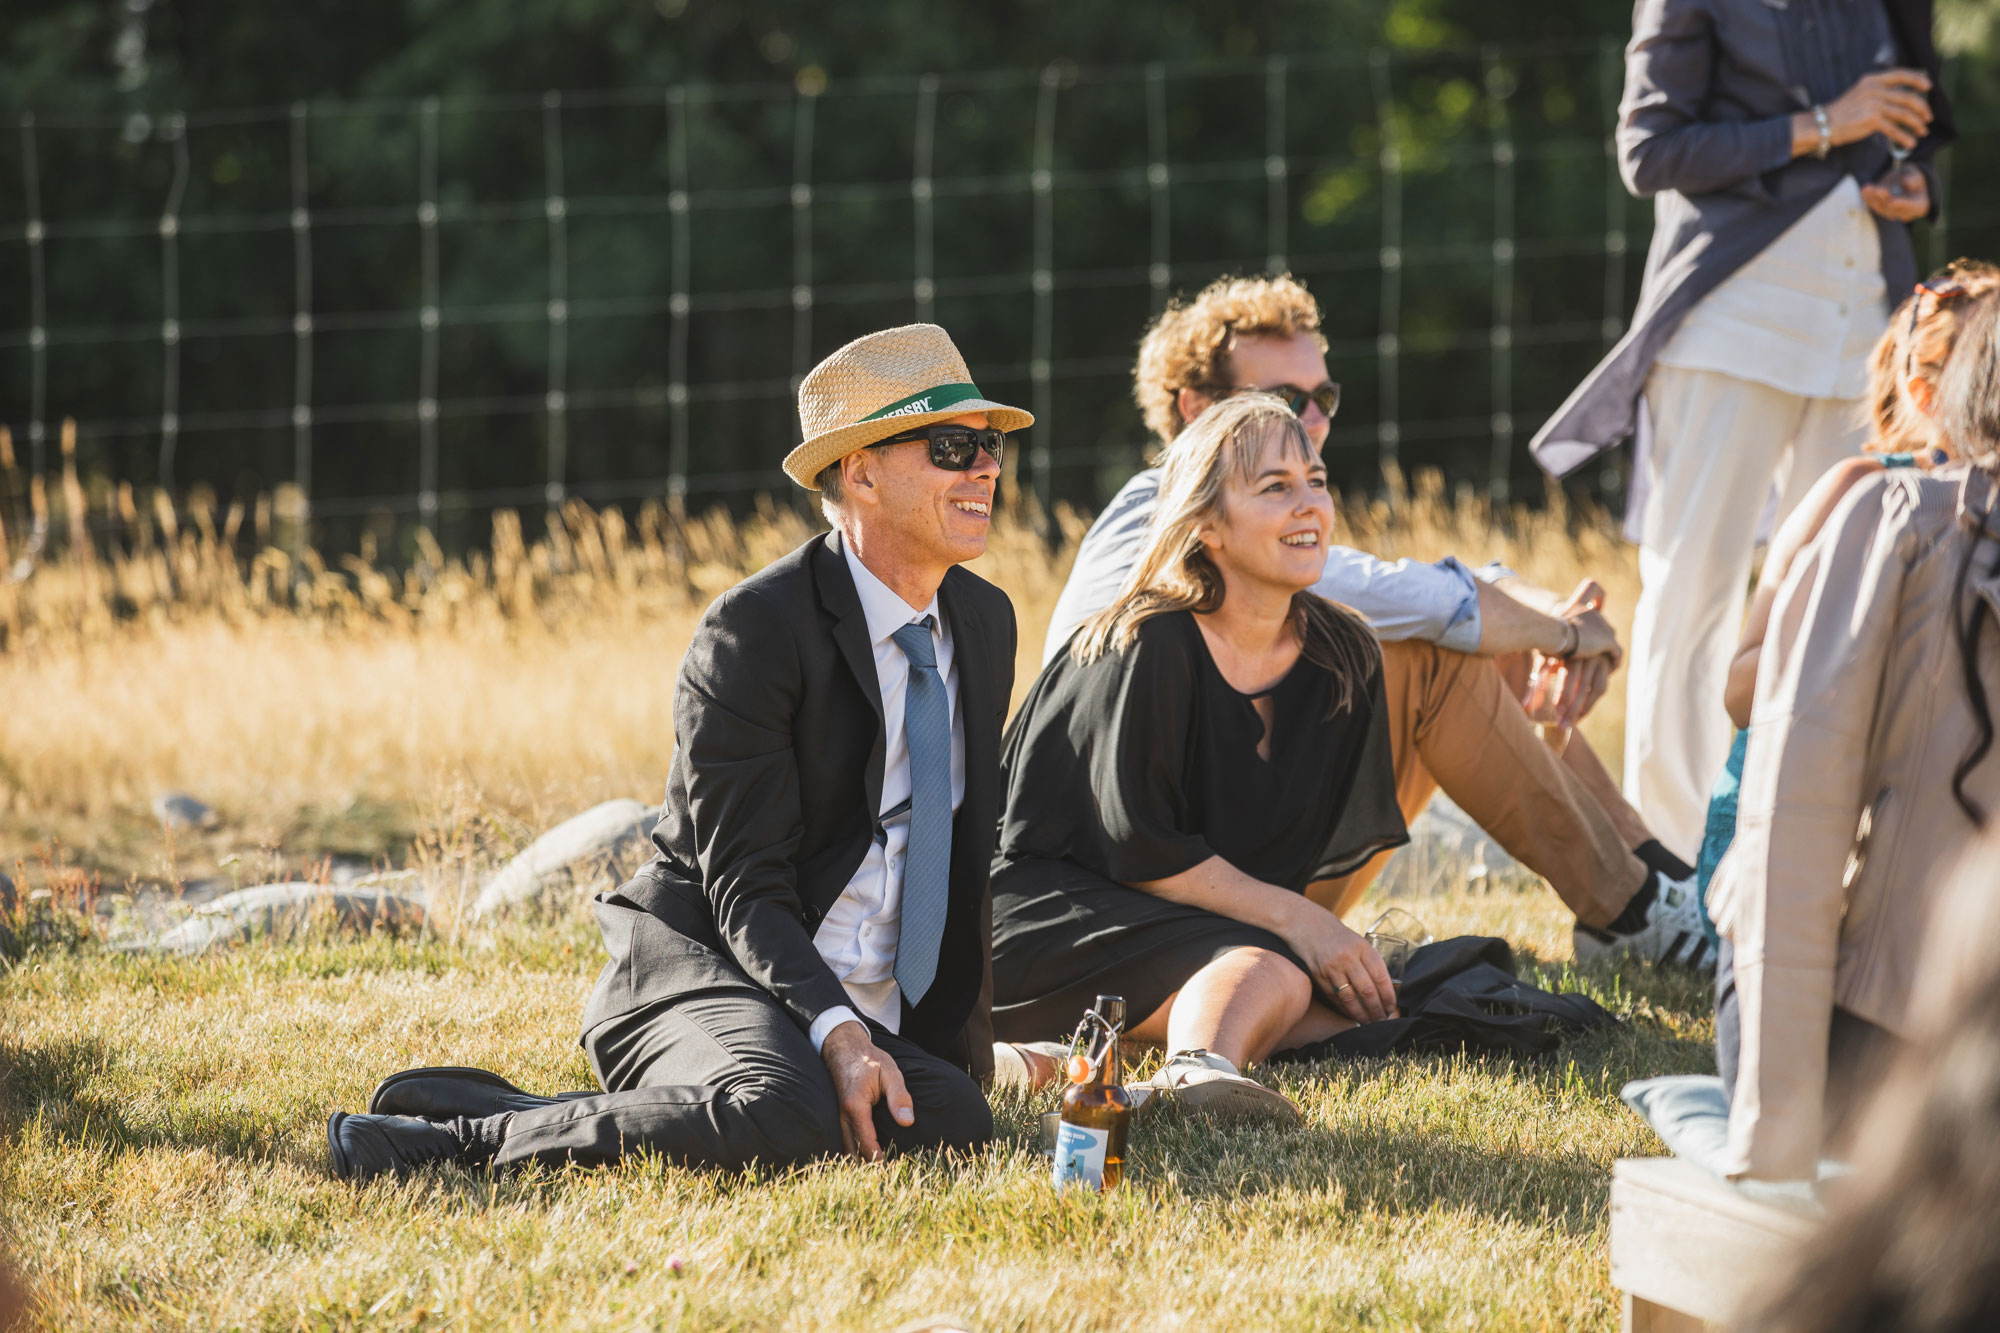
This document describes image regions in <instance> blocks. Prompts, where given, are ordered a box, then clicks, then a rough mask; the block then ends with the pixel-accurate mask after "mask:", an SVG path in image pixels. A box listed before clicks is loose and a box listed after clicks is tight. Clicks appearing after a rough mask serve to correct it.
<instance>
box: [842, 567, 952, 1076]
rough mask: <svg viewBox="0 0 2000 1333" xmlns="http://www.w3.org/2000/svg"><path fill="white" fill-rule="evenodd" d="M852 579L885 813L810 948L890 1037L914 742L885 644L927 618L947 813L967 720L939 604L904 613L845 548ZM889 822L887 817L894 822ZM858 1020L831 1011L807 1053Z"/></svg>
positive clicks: (898, 1000)
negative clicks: (872, 698)
mask: <svg viewBox="0 0 2000 1333" xmlns="http://www.w3.org/2000/svg"><path fill="white" fill-rule="evenodd" d="M841 550H842V551H843V552H844V553H845V554H846V556H847V569H848V572H849V573H851V574H852V575H853V576H854V591H855V592H856V593H858V594H860V597H861V614H862V616H863V617H864V618H865V619H866V620H867V622H868V643H869V646H870V647H871V648H872V649H873V650H874V654H875V683H876V686H877V687H878V688H879V689H880V690H881V694H882V725H883V728H884V730H885V732H886V735H885V736H884V738H883V739H884V742H885V744H884V748H883V754H882V807H881V809H880V810H879V811H878V812H877V824H876V828H875V836H874V838H873V839H872V840H870V842H869V844H868V854H867V855H866V856H864V857H862V858H861V865H860V867H859V868H858V869H856V870H855V872H854V877H853V878H852V879H850V880H848V881H847V887H846V888H845V889H843V890H842V891H841V894H840V897H839V898H838V899H836V900H835V902H834V904H833V907H832V908H831V909H830V910H829V911H828V912H827V914H826V919H825V920H823V921H821V922H820V923H819V929H818V930H817V931H816V932H814V934H813V947H814V948H816V949H818V950H819V956H820V957H821V958H824V959H825V960H826V965H827V966H828V967H829V968H831V969H832V970H833V975H834V976H836V977H838V978H840V984H841V986H842V987H843V988H845V989H846V991H847V997H848V998H849V999H850V1000H852V1001H854V1009H859V1010H860V1011H861V1013H863V1014H866V1015H867V1016H868V1017H869V1018H872V1019H874V1020H875V1021H876V1022H877V1023H880V1024H881V1025H882V1026H883V1027H885V1028H887V1029H889V1031H891V1032H894V1031H896V1030H897V1028H898V1027H899V1026H900V1024H901V1022H902V1018H903V994H902V991H901V989H900V988H899V987H898V986H897V985H896V977H895V969H896V940H897V938H898V936H899V934H900V933H901V930H902V920H903V862H904V852H905V849H906V848H907V847H908V846H909V843H910V807H909V801H910V740H909V736H908V733H906V732H905V731H904V729H903V703H904V699H905V696H906V690H907V687H908V685H909V679H910V659H909V658H907V657H905V656H904V655H903V650H902V649H901V648H900V647H898V646H897V644H896V640H895V639H894V638H892V637H891V636H892V635H894V634H895V632H896V631H897V630H899V629H901V628H902V627H903V626H905V625H911V624H915V623H916V622H918V621H920V620H922V619H923V618H924V617H925V616H929V617H931V620H932V628H931V642H932V643H933V644H934V645H935V646H936V648H937V672H938V677H939V679H941V680H943V681H944V696H945V707H946V708H948V709H949V710H950V712H951V808H952V809H953V810H954V811H956V810H957V809H958V807H959V804H960V803H961V802H962V801H964V800H965V718H964V716H963V715H962V714H961V713H960V712H959V708H958V672H957V669H956V667H955V665H954V663H953V660H952V643H951V629H950V627H949V626H947V625H946V624H945V619H944V613H943V612H942V611H940V610H939V609H938V602H937V598H936V597H935V596H933V597H932V598H931V604H930V605H929V606H927V607H925V608H924V609H923V610H921V611H918V610H913V609H912V608H911V606H910V604H909V603H908V602H906V601H904V600H903V599H902V598H901V597H900V596H898V595H897V594H896V593H894V592H892V591H890V589H889V586H888V585H887V584H885V583H883V582H882V580H880V579H878V578H876V577H875V575H874V574H873V573H872V572H870V571H869V568H868V566H866V565H864V564H862V563H861V561H860V559H859V558H858V557H857V556H856V555H855V554H854V548H853V547H852V546H850V545H848V544H847V543H846V542H842V543H841ZM892 812H893V813H892ZM856 1017H857V1015H856V1014H855V1013H854V1010H853V1009H849V1008H848V1007H847V1006H846V1005H839V1006H836V1007H834V1008H832V1009H829V1010H827V1011H826V1012H825V1013H823V1014H821V1015H820V1016H819V1017H818V1018H816V1019H814V1020H813V1025H812V1031H811V1033H810V1034H809V1035H810V1036H811V1037H812V1044H813V1049H814V1050H818V1049H819V1047H820V1043H822V1042H824V1041H825V1040H826V1034H827V1033H829V1032H831V1031H833V1030H834V1029H835V1028H837V1027H839V1026H840V1025H841V1024H842V1023H846V1022H851V1021H853V1020H854V1019H855V1018H856Z"/></svg>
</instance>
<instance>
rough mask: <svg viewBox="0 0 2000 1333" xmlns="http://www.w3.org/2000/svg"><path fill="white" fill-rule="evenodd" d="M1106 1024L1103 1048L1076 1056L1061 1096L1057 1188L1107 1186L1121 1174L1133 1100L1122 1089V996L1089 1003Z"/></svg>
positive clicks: (1123, 1019) (1120, 1179)
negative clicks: (1093, 1004)
mask: <svg viewBox="0 0 2000 1333" xmlns="http://www.w3.org/2000/svg"><path fill="white" fill-rule="evenodd" d="M1094 1007H1095V1009H1096V1011H1097V1013H1098V1015H1099V1016H1100V1017H1101V1018H1103V1019H1104V1022H1105V1025H1106V1028H1107V1029H1108V1031H1106V1032H1105V1035H1104V1037H1103V1049H1102V1051H1101V1053H1099V1054H1098V1055H1097V1056H1096V1057H1095V1058H1093V1057H1092V1055H1091V1053H1090V1052H1089V1051H1085V1052H1084V1053H1083V1054H1081V1055H1079V1056H1077V1057H1076V1058H1075V1060H1074V1061H1073V1062H1072V1068H1071V1069H1070V1071H1069V1073H1070V1085H1069V1087H1068V1088H1066V1089H1064V1091H1063V1095H1062V1124H1061V1125H1060V1126H1059V1127H1058V1130H1057V1135H1056V1164H1055V1183H1056V1187H1057V1188H1058V1189H1062V1188H1066V1187H1068V1186H1071V1185H1086V1186H1089V1187H1091V1188H1093V1189H1098V1190H1112V1189H1116V1188H1118V1184H1119V1182H1120V1181H1122V1180H1123V1179H1124V1178H1125V1140H1126V1136H1127V1134H1128V1133H1129V1131H1130V1129H1131V1125H1132V1099H1131V1098H1130V1097H1129V1096H1127V1095H1126V1093H1125V1086H1124V1084H1125V1079H1124V1064H1123V1062H1122V1061H1121V1060H1120V1058H1119V1055H1120V1053H1119V1049H1118V1044H1119V1043H1118V1036H1119V1033H1120V1032H1122V1031H1123V1030H1124V1027H1125V1001H1124V998H1123V997H1122V996H1117V995H1100V996H1098V997H1097V1004H1096V1005H1095V1006H1094Z"/></svg>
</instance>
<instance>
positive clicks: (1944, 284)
mask: <svg viewBox="0 0 2000 1333" xmlns="http://www.w3.org/2000/svg"><path fill="white" fill-rule="evenodd" d="M1996 287H2000V268H1995V267H1994V266H1993V265H1991V264H1985V263H1981V262H1979V261H1977V260H1971V259H1961V260H1958V261H1957V262H1955V263H1953V264H1951V265H1950V266H1949V267H1947V268H1945V269H1943V270H1942V271H1940V272H1938V273H1937V274H1935V275H1933V276H1932V277H1931V278H1929V279H1927V280H1926V281H1924V282H1920V283H1918V284H1917V288H1916V291H1915V292H1913V293H1912V294H1911V296H1910V298H1909V299H1908V300H1906V301H1904V302H1903V304H1902V305H1901V306H1899V307H1898V308H1897V310H1896V313H1895V317H1894V318H1892V319H1891V320H1890V321H1889V327H1888V328H1887V329H1886V330H1884V332H1883V334H1882V336H1881V338H1880V339H1879V340H1877V342H1876V344H1875V350H1874V352H1873V353H1872V354H1871V355H1870V357H1869V361H1868V371H1869V382H1868V397H1867V403H1868V410H1869V425H1870V427H1871V430H1872V437H1871V438H1870V440H1869V442H1868V444H1867V446H1866V452H1865V453H1862V454H1860V455H1858V456H1856V457H1854V458H1850V459H1846V460H1844V461H1843V462H1840V463H1837V464H1835V465H1834V466H1833V467H1831V468H1828V469H1827V471H1826V472H1825V473H1824V474H1823V475H1822V476H1821V477H1820V479H1819V480H1818V481H1817V482H1816V483H1814V485H1813V488H1812V489H1811V490H1810V491H1808V492H1807V493H1806V497H1805V499H1803V500H1802V501H1800V502H1799V507H1798V508H1797V509H1795V510H1794V511H1793V512H1792V515H1791V517H1790V518H1788V519H1786V520H1785V522H1784V523H1783V525H1782V526H1780V527H1779V529H1778V531H1777V532H1776V533H1775V534H1774V535H1773V536H1772V538H1771V545H1770V547H1769V549H1768V550H1767V551H1766V553H1765V556H1764V567H1763V570H1762V572H1760V573H1759V575H1758V577H1757V591H1756V593H1755V595H1753V596H1752V597H1751V599H1750V612H1749V615H1748V616H1747V617H1746V618H1745V620H1744V623H1743V636H1742V638H1741V639H1740V640H1739V641H1738V643H1737V647H1736V656H1735V658H1734V659H1732V660H1731V662H1730V664H1729V677H1728V681H1727V683H1726V684H1725V686H1724V689H1723V696H1722V701H1723V707H1724V709H1725V710H1727V712H1728V713H1729V719H1730V721H1731V722H1733V723H1735V724H1736V728H1737V732H1736V742H1735V745H1734V746H1733V747H1732V748H1731V750H1730V753H1729V763H1728V765H1727V766H1726V767H1725V768H1724V769H1723V771H1722V776H1721V778H1720V779H1719V780H1718V781H1717V783H1716V788H1715V792H1714V794H1713V795H1712V796H1711V797H1710V799H1709V807H1708V826H1707V829H1706V831H1705V833H1704V835H1703V839H1702V845H1701V854H1700V857H1699V858H1698V864H1697V868H1696V875H1697V881H1698V883H1699V886H1700V890H1701V892H1702V893H1703V894H1704V895H1705V894H1706V893H1707V890H1708V884H1709V881H1710V880H1711V879H1712V878H1713V877H1714V874H1715V867H1716V865H1717V864H1718V863H1719V862H1720V861H1721V859H1722V854H1723V853H1724V852H1726V851H1728V850H1729V843H1730V840H1731V839H1732V838H1734V837H1735V836H1736V800H1737V793H1738V791H1739V790H1740V788H1741V785H1742V781H1743V752H1744V747H1745V745H1746V744H1747V743H1748V735H1747V733H1746V732H1745V730H1744V729H1745V728H1747V727H1748V726H1749V725H1750V700H1751V696H1752V694H1753V693H1754V691H1755V690H1756V688H1757V663H1758V661H1759V660H1760V659H1761V658H1762V656H1763V650H1764V636H1765V635H1766V634H1767V633H1768V632H1769V631H1770V626H1771V606H1772V604H1773V603H1774V602H1775V601H1776V600H1777V597H1778V588H1779V586H1780V585H1781V584H1782V583H1783V582H1784V581H1785V573H1786V571H1787V570H1789V569H1790V568H1791V566H1792V561H1793V560H1794V559H1795V558H1796V557H1797V556H1798V553H1799V552H1800V551H1801V550H1803V549H1804V548H1805V546H1806V544H1807V543H1808V542H1810V541H1811V540H1812V539H1813V538H1814V537H1816V536H1818V535H1819V530H1820V528H1821V527H1822V526H1824V525H1825V523H1826V520H1827V516H1828V515H1829V514H1831V513H1832V512H1833V511H1834V509H1835V507H1836V506H1838V505H1839V504H1840V501H1841V499H1842V497H1844V496H1845V495H1846V494H1847V493H1848V491H1850V490H1852V489H1853V488H1854V486H1855V485H1856V484H1858V483H1860V482H1862V481H1865V480H1867V479H1868V478H1869V477H1872V476H1874V475H1875V474H1876V473H1878V472H1880V471H1882V470H1883V469H1884V468H1899V467H1937V466H1940V465H1942V464H1944V463H1947V462H1949V461H1951V457H1952V455H1951V451H1950V449H1949V448H1948V447H1947V446H1946V444H1945V442H1944V440H1943V439H1942V438H1941V437H1940V436H1939V434H1938V431H1937V425H1936V423H1935V422H1934V421H1933V420H1932V419H1931V415H1930V412H1931V407H1932V404H1933V402H1934V400H1935V398H1936V395H1937V381H1938V376H1939V375H1940V374H1942V373H1943V371H1944V364H1945V360H1946V358H1948V357H1949V356H1950V355H1951V349H1952V346H1953V344H1954V343H1955V342H1956V341H1957V339H1958V328H1959V322H1960V320H1961V319H1962V317H1963V316H1964V314H1965V312H1966V305H1965V298H1967V297H1971V296H1977V295H1979V294H1981V293H1983V292H1988V291H1992V290H1993V289H1995V288H1996Z"/></svg>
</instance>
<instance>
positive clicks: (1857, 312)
mask: <svg viewBox="0 0 2000 1333" xmlns="http://www.w3.org/2000/svg"><path fill="white" fill-rule="evenodd" d="M1885 297H1886V291H1885V288H1884V285H1883V282H1882V241H1881V237H1880V236H1879V235H1878V234H1877V232H1876V230H1875V215H1874V214H1872V213H1870V212H1869V211H1868V206H1867V205H1866V204H1864V203H1863V202H1862V201H1861V187H1860V186H1858V185H1856V184H1855V183H1854V178H1853V177H1852V176H1848V177H1844V178H1843V179H1842V180H1841V182H1840V184H1839V185H1837V186H1835V187H1834V188H1833V189H1832V190H1830V191H1828V192H1827V196H1826V198H1824V199H1822V200H1820V201H1819V203H1817V204H1815V205H1814V206H1813V210H1812V211H1811V212H1810V213H1807V214H1806V215H1805V216H1804V217H1802V218H1800V219H1799V220H1798V221H1797V222H1795V223H1793V224H1792V226H1791V228H1790V229H1789V230H1787V231H1786V232H1785V233H1784V234H1783V235H1781V236H1780V237H1778V239H1777V240H1775V241H1773V242H1771V244H1769V245H1768V246H1766V247H1765V248H1764V251H1763V253H1762V254H1760V255H1758V256H1757V257H1756V258H1755V259H1753V260H1751V261H1750V262H1749V263H1747V264H1745V265H1744V266H1743V267H1742V268H1740V269H1738V270H1736V272H1734V273H1732V274H1730V275H1729V276H1728V277H1727V278H1725V279H1723V281H1722V285H1721V286H1719V287H1717V288H1716V289H1715V290H1714V291H1712V292H1710V293H1709V294H1708V295H1707V296H1705V297H1703V298H1702V299H1701V301H1700V303H1699V304H1697V305H1696V306H1695V308H1694V309H1693V310H1690V311H1689V312H1688V315H1687V318H1686V319H1685V320H1683V321H1682V322H1681V326H1680V328H1679V329H1677V330H1676V331H1675V332H1674V336H1673V337H1672V338H1671V339H1670V340H1668V342H1667V345H1666V347H1665V348H1663V349H1662V350H1661V352H1660V354H1659V357H1658V358H1657V360H1658V362H1659V364H1660V365H1663V366H1676V367H1679V368H1680V369H1682V370H1710V371H1716V372H1719V373H1721V374H1724V375H1733V376H1735V377H1736V378H1737V379H1743V380H1752V381H1755V382H1756V383H1758V384H1764V385H1768V386H1769V387H1771V388H1773V389H1777V390H1779V391H1780V392H1782V393H1789V394H1793V395H1795V396H1797V397H1800V398H1860V397H1862V396H1863V395H1864V394H1866V393H1867V391H1868V356H1869V353H1870V352H1872V351H1873V350H1874V348H1875V340H1876V339H1877V338H1879V337H1881V336H1882V329H1883V326H1884V324H1885V323H1886V321H1887V314H1888V302H1887V301H1886V299H1885Z"/></svg>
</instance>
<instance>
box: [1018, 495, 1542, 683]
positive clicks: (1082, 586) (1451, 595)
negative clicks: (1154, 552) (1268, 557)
mask: <svg viewBox="0 0 2000 1333" xmlns="http://www.w3.org/2000/svg"><path fill="white" fill-rule="evenodd" d="M1159 493H1160V470H1159V469H1158V468H1147V469H1146V470H1145V471H1144V472H1141V473H1140V474H1139V475H1138V476H1136V477H1134V478H1132V480H1130V481H1128V482H1126V483H1125V485H1124V487H1123V489H1121V490H1120V491H1119V492H1118V494H1117V495H1115V496H1113V497H1112V499H1111V503H1110V504H1108V505H1106V506H1105V507H1104V512H1103V513H1101V514H1099V515H1098V516H1097V521H1096V522H1095V523H1092V524H1091V525H1090V531H1089V532H1087V533H1085V534H1084V537H1083V544H1082V545H1081V546H1079V547H1078V548H1077V552H1076V564H1075V565H1073V566H1071V568H1070V571H1069V582H1067V583H1065V584H1064V585H1063V590H1062V596H1060V597H1058V598H1057V599H1056V609H1055V614H1054V616H1053V617H1051V618H1050V621H1049V634H1048V638H1047V639H1046V640H1045V641H1044V642H1043V645H1042V662H1043V664H1044V665H1047V663H1048V661H1049V659H1050V658H1052V657H1054V656H1055V655H1056V654H1057V653H1058V652H1060V651H1061V650H1062V646H1063V645H1064V644H1065V643H1068V642H1069V637H1070V635H1072V634H1074V633H1075V632H1076V627H1077V626H1078V625H1081V624H1082V623H1083V622H1084V621H1086V620H1088V619H1090V617H1092V616H1094V615H1096V614H1097V613H1098V612H1099V611H1102V610H1103V609H1104V608H1105V607H1107V606H1109V605H1111V603H1112V602H1113V601H1114V600H1115V599H1116V598H1117V596H1118V589H1119V588H1120V587H1121V586H1123V584H1124V582H1125V576H1126V575H1127V574H1130V573H1131V572H1132V566H1133V565H1134V564H1136V563H1138V559H1139V552H1140V551H1141V550H1142V549H1143V548H1144V547H1145V545H1146V535H1147V532H1148V530H1149V529H1150V528H1151V526H1152V522H1153V508H1154V505H1155V503H1156V501H1157V500H1158V498H1159ZM1512 572H1513V571H1511V570H1509V569H1506V568H1505V567H1503V566H1500V565H1487V566H1486V567H1485V568H1483V569H1481V570H1479V571H1478V572H1477V573H1476V574H1475V573H1474V571H1473V570H1471V569H1469V568H1467V567H1466V566H1465V564H1464V563H1463V562H1462V561H1460V560H1459V559H1458V558H1457V557H1455V556H1446V557H1445V558H1444V559H1443V560H1440V561H1438V562H1437V563H1436V564H1424V563H1422V562H1421V561H1417V560H1397V561H1394V562H1393V563H1392V562H1390V561H1387V560H1378V559H1376V558H1375V557H1374V556H1372V555H1369V554H1368V553H1367V552H1366V551H1357V550H1355V549H1354V548H1353V547H1351V546H1334V547H1330V548H1328V550H1327V556H1326V572H1325V573H1324V574H1322V575H1320V580H1319V582H1318V583H1317V584H1315V585H1314V586H1313V591H1314V592H1316V593H1318V594H1319V595H1320V596H1322V597H1324V598H1326V599H1327V600H1328V601H1333V602H1339V603H1340V604H1341V605H1342V606H1346V607H1350V608H1352V609H1353V610H1355V611H1357V612H1359V613H1360V615H1361V616H1362V618H1364V619H1365V620H1367V622H1368V623H1369V625H1370V626H1372V627H1373V628H1374V630H1375V635H1376V637H1377V638H1379V639H1383V640H1386V641H1392V642H1393V641H1395V640H1398V639H1423V640H1426V641H1428V642H1430V643H1435V644H1437V645H1438V646H1439V647H1440V648H1449V649H1451V650H1452V651H1453V652H1460V653H1471V652H1477V651H1478V649H1479V632H1480V627H1479V584H1480V582H1481V581H1485V582H1492V581H1493V580H1495V579H1499V578H1505V577H1507V576H1508V575H1510V574H1511V573H1512Z"/></svg>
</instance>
